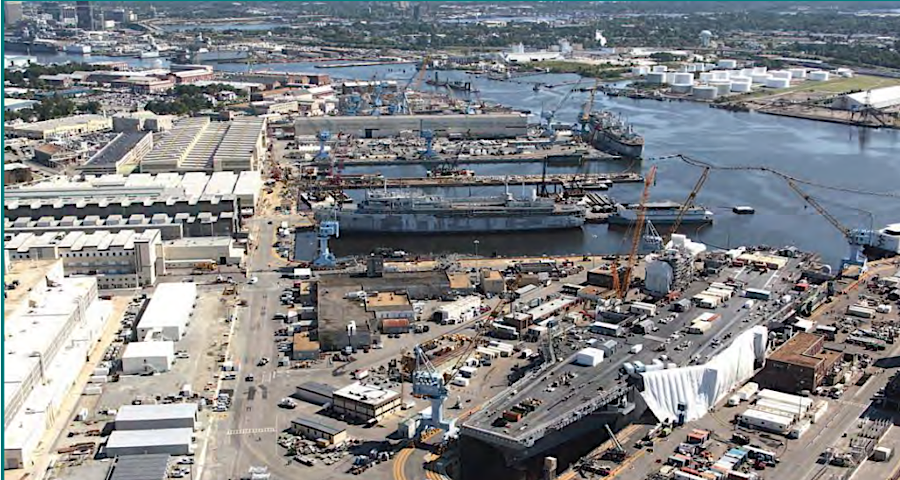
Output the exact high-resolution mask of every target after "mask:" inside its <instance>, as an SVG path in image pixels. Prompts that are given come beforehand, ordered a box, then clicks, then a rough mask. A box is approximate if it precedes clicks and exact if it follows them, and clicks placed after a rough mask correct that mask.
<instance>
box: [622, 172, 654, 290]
mask: <svg viewBox="0 0 900 480" xmlns="http://www.w3.org/2000/svg"><path fill="white" fill-rule="evenodd" d="M655 181H656V165H654V166H652V167H650V172H648V173H647V176H646V177H644V191H643V192H642V193H641V202H640V204H638V210H637V219H636V220H635V222H634V226H633V229H634V231H633V233H632V238H631V251H630V252H629V253H628V264H627V265H626V267H625V272H624V275H623V278H620V279H619V278H618V276H619V269H618V262H613V271H612V275H613V279H614V284H615V286H616V287H617V288H616V297H617V298H620V299H622V298H625V294H627V293H628V287H629V286H630V285H631V275H632V273H633V272H634V267H635V266H636V265H637V257H638V250H639V249H640V246H641V239H642V238H643V237H644V223H645V220H646V219H647V200H649V199H650V187H651V186H653V183H654V182H655ZM616 279H618V280H617V281H616Z"/></svg>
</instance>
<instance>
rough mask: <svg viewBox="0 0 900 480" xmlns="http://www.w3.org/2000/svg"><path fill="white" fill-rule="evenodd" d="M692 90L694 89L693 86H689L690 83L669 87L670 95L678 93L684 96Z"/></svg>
mask: <svg viewBox="0 0 900 480" xmlns="http://www.w3.org/2000/svg"><path fill="white" fill-rule="evenodd" d="M693 89H694V86H693V85H691V84H690V83H687V84H681V85H678V84H676V85H672V87H671V90H672V93H680V94H684V95H687V94H690V93H691V90H693Z"/></svg>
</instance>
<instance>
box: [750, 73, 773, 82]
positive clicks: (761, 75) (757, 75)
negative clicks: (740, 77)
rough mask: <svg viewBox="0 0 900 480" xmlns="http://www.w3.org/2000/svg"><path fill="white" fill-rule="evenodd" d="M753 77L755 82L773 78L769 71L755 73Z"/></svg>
mask: <svg viewBox="0 0 900 480" xmlns="http://www.w3.org/2000/svg"><path fill="white" fill-rule="evenodd" d="M751 78H752V79H753V83H763V84H765V83H766V80H768V79H770V78H772V76H771V75H769V74H768V73H754V74H753V76H752V77H751Z"/></svg>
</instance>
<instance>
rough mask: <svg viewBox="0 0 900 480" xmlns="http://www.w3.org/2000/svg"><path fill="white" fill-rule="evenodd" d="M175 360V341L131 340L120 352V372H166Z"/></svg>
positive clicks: (135, 373)
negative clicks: (122, 351) (121, 352)
mask: <svg viewBox="0 0 900 480" xmlns="http://www.w3.org/2000/svg"><path fill="white" fill-rule="evenodd" d="M174 362H175V342H169V341H159V342H132V343H129V344H128V345H127V346H126V347H125V353H124V354H122V373H124V374H126V375H138V374H141V373H146V372H157V373H162V372H168V371H169V369H171V368H172V364H173V363H174Z"/></svg>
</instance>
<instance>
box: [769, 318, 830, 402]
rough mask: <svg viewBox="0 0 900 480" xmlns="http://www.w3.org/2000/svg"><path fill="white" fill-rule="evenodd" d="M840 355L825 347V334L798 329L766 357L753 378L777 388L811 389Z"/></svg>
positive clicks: (782, 389) (798, 391)
mask: <svg viewBox="0 0 900 480" xmlns="http://www.w3.org/2000/svg"><path fill="white" fill-rule="evenodd" d="M840 358H841V353H840V352H835V351H832V350H826V349H825V337H823V336H821V335H814V334H812V333H806V332H801V333H798V334H797V335H795V336H794V337H793V338H791V339H790V340H788V341H787V342H785V343H784V345H782V346H780V347H778V349H777V350H775V352H774V353H772V355H770V356H769V358H768V359H766V365H765V367H763V369H762V371H760V372H759V374H757V376H756V381H757V382H758V383H759V384H760V386H762V387H765V388H770V389H772V390H778V391H781V392H791V393H800V392H802V391H804V390H809V391H813V390H814V389H815V388H816V387H818V386H819V385H821V384H822V381H823V380H824V379H825V377H826V376H827V374H828V371H829V370H831V367H832V366H834V364H835V362H837V361H838V360H839V359H840Z"/></svg>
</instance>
